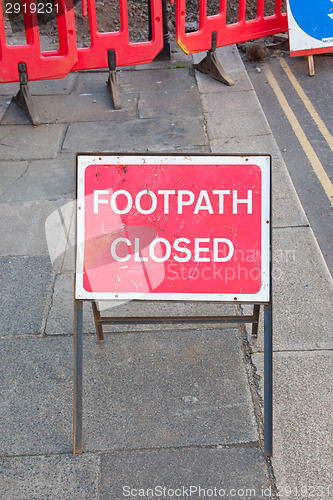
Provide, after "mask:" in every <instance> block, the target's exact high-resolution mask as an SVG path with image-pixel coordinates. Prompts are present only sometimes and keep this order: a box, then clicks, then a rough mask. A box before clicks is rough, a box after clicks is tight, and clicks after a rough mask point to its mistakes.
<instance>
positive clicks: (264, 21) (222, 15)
mask: <svg viewBox="0 0 333 500" xmlns="http://www.w3.org/2000/svg"><path fill="white" fill-rule="evenodd" d="M281 4H282V0H276V2H275V12H274V14H273V15H271V16H264V0H258V3H257V17H256V19H251V20H246V17H245V15H246V0H239V10H238V21H237V22H236V23H232V24H227V21H226V17H227V15H226V14H227V0H220V11H219V13H218V14H216V15H213V16H207V13H206V12H207V0H200V7H199V29H198V30H197V31H194V32H191V33H186V30H185V17H186V0H177V2H176V41H177V43H178V45H179V46H180V47H181V49H182V50H183V51H184V52H185V53H186V54H193V53H195V52H202V51H205V50H210V49H211V45H212V33H213V32H214V31H215V32H216V33H217V47H223V46H225V45H231V44H233V43H239V42H245V41H248V40H253V39H255V38H261V37H263V36H269V35H273V34H275V33H282V32H283V31H287V30H288V23H287V14H286V13H285V12H282V10H281Z"/></svg>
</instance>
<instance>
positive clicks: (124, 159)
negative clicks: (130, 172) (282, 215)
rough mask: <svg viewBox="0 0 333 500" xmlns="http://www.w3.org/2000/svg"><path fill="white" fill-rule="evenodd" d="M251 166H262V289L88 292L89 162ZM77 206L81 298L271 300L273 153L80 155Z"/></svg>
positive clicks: (78, 289)
mask: <svg viewBox="0 0 333 500" xmlns="http://www.w3.org/2000/svg"><path fill="white" fill-rule="evenodd" d="M124 163H125V164H126V163H129V164H131V165H141V166H145V165H156V164H160V165H163V164H164V165H174V164H175V165H177V164H178V165H179V164H182V165H184V166H186V165H191V166H193V165H195V164H199V163H200V164H201V165H202V164H207V165H216V164H221V165H248V164H254V165H257V166H258V167H259V168H260V169H261V174H262V177H261V180H262V182H261V187H262V190H261V210H262V213H261V283H262V286H261V288H260V290H259V292H257V293H254V294H242V293H241V294H239V293H238V294H230V293H229V294H228V293H227V294H217V293H170V294H167V293H134V292H130V293H124V292H122V293H119V292H117V293H104V292H87V291H86V290H85V289H84V287H83V251H84V193H85V186H84V172H85V169H86V167H88V166H89V165H92V164H95V165H108V164H110V165H117V164H118V165H123V164H124ZM76 175H77V205H76V215H77V223H76V266H75V299H78V300H96V301H101V300H110V301H123V300H167V301H177V300H178V301H212V302H215V301H218V302H233V303H235V302H252V303H256V302H260V303H267V302H269V301H270V299H271V290H270V281H271V279H270V278H271V277H270V269H271V267H270V264H271V262H270V251H271V250H270V249H271V241H270V239H271V224H272V221H271V207H270V204H271V156H270V155H236V154H235V155H214V154H212V155H209V156H208V155H207V156H206V155H196V154H190V155H182V154H180V155H178V156H177V155H158V154H156V155H155V154H150V155H149V154H148V155H145V154H142V155H139V154H138V155H129V154H128V153H127V154H126V153H124V154H114V155H111V154H105V153H101V154H91V155H90V154H84V153H78V154H77V172H76Z"/></svg>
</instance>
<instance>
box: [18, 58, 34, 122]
mask: <svg viewBox="0 0 333 500" xmlns="http://www.w3.org/2000/svg"><path fill="white" fill-rule="evenodd" d="M18 70H19V74H20V90H19V91H18V93H17V94H16V96H14V97H13V101H14V102H16V104H17V105H18V106H20V108H21V109H23V111H24V112H25V114H26V115H27V116H28V117H29V119H30V120H31V123H32V124H33V125H34V126H35V127H37V126H38V125H40V118H39V116H38V113H37V111H36V107H35V103H34V101H33V99H32V97H31V94H30V89H29V85H28V74H27V66H26V64H25V63H23V62H22V63H19V65H18Z"/></svg>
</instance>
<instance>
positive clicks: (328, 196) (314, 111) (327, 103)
mask: <svg viewBox="0 0 333 500" xmlns="http://www.w3.org/2000/svg"><path fill="white" fill-rule="evenodd" d="M244 63H245V65H246V68H247V71H248V74H249V76H250V79H251V81H252V83H253V86H254V88H255V90H256V92H257V95H258V97H259V100H260V102H261V105H262V107H263V109H264V112H265V114H266V117H267V120H268V122H269V124H270V127H271V129H272V131H273V134H274V136H275V139H276V141H277V144H278V146H279V148H280V151H281V153H282V155H283V158H284V160H285V163H286V165H287V168H288V170H289V173H290V175H291V178H292V180H293V183H294V185H295V188H296V190H297V193H298V196H299V198H300V200H301V203H302V205H303V208H304V210H305V212H306V215H307V217H308V219H309V221H310V225H311V227H312V229H313V231H314V234H315V236H316V238H317V241H318V243H319V246H320V248H321V251H322V254H323V256H324V258H325V260H326V263H327V266H328V268H329V270H330V272H331V275H333V185H332V182H333V92H332V90H333V57H332V56H330V55H324V56H322V55H321V56H315V57H314V63H315V72H316V74H315V76H313V77H309V76H308V71H307V63H306V60H305V59H303V58H302V57H293V58H291V57H290V56H289V54H287V53H284V55H283V56H282V55H280V56H279V55H275V57H270V58H269V59H266V61H265V62H259V63H258V62H256V63H254V62H249V61H246V60H244Z"/></svg>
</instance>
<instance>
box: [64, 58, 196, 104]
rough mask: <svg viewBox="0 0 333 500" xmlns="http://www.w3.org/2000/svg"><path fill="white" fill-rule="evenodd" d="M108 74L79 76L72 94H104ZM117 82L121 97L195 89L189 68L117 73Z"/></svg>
mask: <svg viewBox="0 0 333 500" xmlns="http://www.w3.org/2000/svg"><path fill="white" fill-rule="evenodd" d="M108 76H109V73H108V72H97V73H85V74H80V75H79V76H78V79H77V81H76V84H75V87H74V89H73V93H74V94H91V95H95V94H99V93H102V94H104V93H105V92H108V91H107V89H106V81H107V79H108ZM118 81H119V86H120V92H121V95H122V97H125V96H124V95H123V94H124V93H128V92H130V93H136V92H142V91H145V92H147V91H161V90H175V88H177V89H178V90H187V89H190V88H194V87H196V81H195V78H194V75H191V74H190V70H189V68H174V69H171V68H170V69H167V68H166V67H165V65H164V67H163V69H156V70H151V71H149V70H147V71H134V70H132V71H123V70H120V71H119V72H118Z"/></svg>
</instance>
